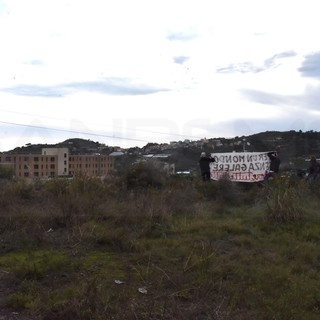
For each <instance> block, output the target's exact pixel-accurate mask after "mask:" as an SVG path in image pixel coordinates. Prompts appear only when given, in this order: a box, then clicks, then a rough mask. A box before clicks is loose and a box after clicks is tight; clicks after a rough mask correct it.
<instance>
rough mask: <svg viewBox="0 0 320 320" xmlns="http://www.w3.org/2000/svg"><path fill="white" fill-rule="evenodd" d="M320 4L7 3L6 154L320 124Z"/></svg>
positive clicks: (1, 60) (195, 0)
mask: <svg viewBox="0 0 320 320" xmlns="http://www.w3.org/2000/svg"><path fill="white" fill-rule="evenodd" d="M318 8H319V1H317V0H304V1H302V0H292V1H279V0H278V1H275V0H259V1H257V0H241V1H239V0H223V1H221V0H220V1H215V0H208V1H206V0H192V1H188V0H181V1H180V0H112V1H111V0H90V1H89V0H28V1H26V0H0V42H1V44H0V115H1V116H0V134H1V138H0V151H7V150H10V149H12V148H15V147H18V146H23V145H24V144H26V143H57V142H61V141H64V140H65V139H68V138H84V139H90V140H94V141H99V142H101V143H105V144H106V145H110V146H122V147H131V146H140V147H142V146H144V145H146V144H147V143H148V142H157V143H165V142H170V141H178V140H185V139H190V140H199V139H201V138H204V137H206V138H218V137H235V136H242V135H249V134H254V133H258V132H262V131H267V130H268V131H271V130H279V131H287V130H302V131H308V130H316V131H319V123H320V42H319V30H320V19H319V9H318Z"/></svg>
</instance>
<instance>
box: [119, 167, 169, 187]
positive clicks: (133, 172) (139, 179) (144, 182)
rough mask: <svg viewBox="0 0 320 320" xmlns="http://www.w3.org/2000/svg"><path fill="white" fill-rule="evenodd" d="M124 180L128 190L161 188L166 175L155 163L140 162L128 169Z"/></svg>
mask: <svg viewBox="0 0 320 320" xmlns="http://www.w3.org/2000/svg"><path fill="white" fill-rule="evenodd" d="M125 180H126V184H127V188H128V189H134V188H148V187H162V186H163V185H164V183H165V181H166V174H165V172H164V171H163V170H161V168H160V167H159V166H157V164H156V163H154V162H152V161H140V162H138V163H136V164H134V165H132V166H131V167H130V168H129V169H128V171H127V173H126V175H125Z"/></svg>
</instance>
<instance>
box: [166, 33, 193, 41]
mask: <svg viewBox="0 0 320 320" xmlns="http://www.w3.org/2000/svg"><path fill="white" fill-rule="evenodd" d="M196 37H197V35H196V34H195V33H188V32H172V33H170V34H168V35H167V39H168V40H170V41H190V40H193V39H195V38H196Z"/></svg>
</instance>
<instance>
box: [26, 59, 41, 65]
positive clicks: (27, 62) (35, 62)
mask: <svg viewBox="0 0 320 320" xmlns="http://www.w3.org/2000/svg"><path fill="white" fill-rule="evenodd" d="M25 64H31V65H33V66H42V65H44V63H43V61H42V60H39V59H33V60H30V61H26V62H25Z"/></svg>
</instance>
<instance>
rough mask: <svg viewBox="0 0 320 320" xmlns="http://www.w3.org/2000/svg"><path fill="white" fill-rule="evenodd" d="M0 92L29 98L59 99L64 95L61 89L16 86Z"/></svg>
mask: <svg viewBox="0 0 320 320" xmlns="http://www.w3.org/2000/svg"><path fill="white" fill-rule="evenodd" d="M1 91H4V92H8V93H12V94H15V95H18V96H29V97H34V96H37V97H49V98H54V97H61V96H63V95H65V93H64V92H63V90H62V88H59V87H45V86H37V85H17V86H14V87H10V88H5V89H1Z"/></svg>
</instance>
